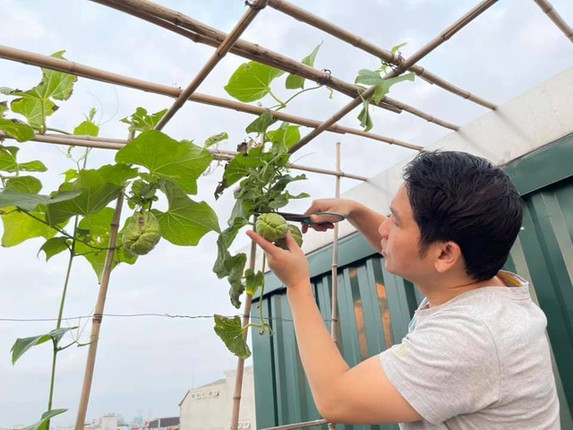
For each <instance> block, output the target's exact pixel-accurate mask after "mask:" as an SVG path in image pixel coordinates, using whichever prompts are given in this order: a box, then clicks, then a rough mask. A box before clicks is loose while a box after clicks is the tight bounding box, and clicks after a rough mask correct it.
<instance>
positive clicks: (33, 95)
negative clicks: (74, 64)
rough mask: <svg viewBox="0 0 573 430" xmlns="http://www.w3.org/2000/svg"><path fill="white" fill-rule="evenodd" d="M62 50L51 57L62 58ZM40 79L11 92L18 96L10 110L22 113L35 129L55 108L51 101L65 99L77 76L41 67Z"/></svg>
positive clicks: (40, 125) (43, 122)
mask: <svg viewBox="0 0 573 430" xmlns="http://www.w3.org/2000/svg"><path fill="white" fill-rule="evenodd" d="M63 54H64V51H59V52H56V53H54V54H52V57H55V58H59V59H64V56H63ZM42 73H43V76H42V80H41V81H40V83H39V84H38V85H37V86H35V87H34V88H32V89H31V90H28V91H25V92H22V91H13V92H12V93H11V94H12V95H15V96H19V97H20V98H18V99H15V100H14V101H12V103H11V107H12V111H13V112H15V113H19V114H21V115H24V116H25V117H26V119H27V120H28V124H30V126H32V127H33V128H36V129H42V128H43V127H44V124H45V120H46V117H47V116H50V115H51V114H53V113H54V112H55V111H56V110H57V108H58V107H57V106H56V105H55V103H54V102H53V101H52V99H54V100H67V99H68V98H69V97H70V96H71V94H72V91H73V88H74V83H75V82H76V81H77V79H78V78H77V76H75V75H70V74H68V73H63V72H57V71H54V70H49V69H42Z"/></svg>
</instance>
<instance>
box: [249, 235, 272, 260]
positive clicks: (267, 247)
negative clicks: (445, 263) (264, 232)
mask: <svg viewBox="0 0 573 430" xmlns="http://www.w3.org/2000/svg"><path fill="white" fill-rule="evenodd" d="M247 236H249V237H250V238H251V239H252V240H254V241H255V242H256V244H257V245H259V246H260V247H261V248H262V249H263V251H265V252H267V253H269V254H271V255H272V254H273V252H275V251H276V250H277V247H276V246H274V245H273V244H272V243H271V242H269V241H268V240H266V239H265V238H264V237H262V236H261V235H260V234H257V233H255V232H254V231H253V230H248V231H247Z"/></svg>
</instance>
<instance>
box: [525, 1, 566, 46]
mask: <svg viewBox="0 0 573 430" xmlns="http://www.w3.org/2000/svg"><path fill="white" fill-rule="evenodd" d="M534 1H535V3H537V5H538V6H539V7H540V8H541V10H542V11H543V12H545V14H546V15H547V16H548V17H549V19H550V20H551V21H553V23H554V24H555V25H556V26H557V27H558V28H559V30H561V31H562V32H563V34H564V35H565V36H566V37H567V39H569V41H570V42H571V43H573V28H571V26H569V24H567V22H566V21H565V20H564V19H563V18H562V17H561V15H559V13H558V12H557V11H556V10H555V9H554V8H553V5H552V4H551V3H550V2H549V1H548V0H534Z"/></svg>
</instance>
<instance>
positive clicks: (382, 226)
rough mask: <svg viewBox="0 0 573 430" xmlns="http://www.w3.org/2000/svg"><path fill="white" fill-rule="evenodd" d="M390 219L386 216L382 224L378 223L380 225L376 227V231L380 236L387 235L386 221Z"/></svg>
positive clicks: (384, 236)
mask: <svg viewBox="0 0 573 430" xmlns="http://www.w3.org/2000/svg"><path fill="white" fill-rule="evenodd" d="M389 221H390V218H386V219H385V220H384V222H383V223H382V224H380V227H378V233H380V236H382V237H383V238H386V237H387V236H388V222H389Z"/></svg>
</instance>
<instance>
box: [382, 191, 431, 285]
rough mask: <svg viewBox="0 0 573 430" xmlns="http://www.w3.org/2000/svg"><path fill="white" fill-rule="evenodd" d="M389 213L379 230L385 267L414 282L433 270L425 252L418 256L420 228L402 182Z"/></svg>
mask: <svg viewBox="0 0 573 430" xmlns="http://www.w3.org/2000/svg"><path fill="white" fill-rule="evenodd" d="M390 211H391V216H390V217H388V219H386V221H385V222H383V223H382V224H381V225H380V227H379V229H378V231H379V233H380V236H381V237H382V240H381V242H380V243H381V246H382V250H381V254H382V255H383V256H384V264H385V267H386V269H387V270H388V271H389V272H391V273H394V274H396V275H399V276H402V277H403V278H405V279H408V280H410V281H412V282H414V283H416V281H417V280H418V279H420V278H421V277H423V276H426V275H429V274H431V272H432V264H431V262H430V259H429V258H428V254H427V253H424V256H423V257H422V256H420V228H419V227H418V224H416V221H415V220H414V214H413V212H412V206H411V205H410V200H409V198H408V193H407V191H406V187H405V186H404V185H402V186H401V187H400V189H399V190H398V192H397V193H396V196H395V197H394V199H393V200H392V203H391V205H390Z"/></svg>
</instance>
